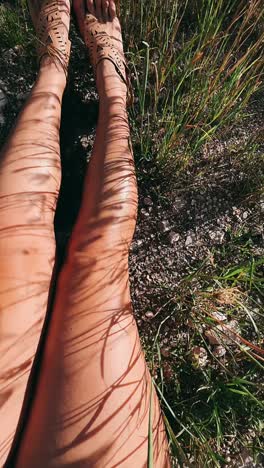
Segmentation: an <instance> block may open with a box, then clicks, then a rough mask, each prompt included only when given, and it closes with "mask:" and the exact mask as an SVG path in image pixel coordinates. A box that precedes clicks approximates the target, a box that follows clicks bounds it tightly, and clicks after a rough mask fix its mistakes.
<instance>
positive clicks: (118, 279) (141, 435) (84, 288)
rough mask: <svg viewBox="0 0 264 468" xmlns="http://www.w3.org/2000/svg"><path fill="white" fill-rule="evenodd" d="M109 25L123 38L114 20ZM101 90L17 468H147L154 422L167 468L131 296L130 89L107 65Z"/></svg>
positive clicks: (161, 462) (160, 467) (157, 448)
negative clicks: (78, 206)
mask: <svg viewBox="0 0 264 468" xmlns="http://www.w3.org/2000/svg"><path fill="white" fill-rule="evenodd" d="M106 26H107V28H108V34H109V35H115V34H118V33H117V30H118V29H119V22H118V20H117V19H115V20H114V21H111V22H109V23H107V25H106ZM111 28H112V29H111ZM97 87H98V91H99V95H100V113H99V114H100V115H99V122H98V128H97V135H96V142H95V146H94V151H93V155H92V160H91V162H90V164H89V168H88V172H87V177H86V181H85V189H84V194H83V201H82V206H81V210H80V214H79V218H78V221H77V224H76V226H75V229H74V232H73V235H72V239H71V242H70V245H69V250H68V256H67V259H66V261H65V264H64V267H63V269H62V272H61V274H60V277H59V281H58V287H57V292H56V299H55V305H54V309H53V313H52V319H51V323H50V327H49V330H48V335H47V337H46V342H45V350H44V356H43V361H42V367H41V371H40V377H39V382H38V387H37V389H36V394H35V400H34V402H33V405H32V412H31V414H30V417H29V420H28V424H27V428H26V431H25V433H24V438H23V440H22V444H21V447H20V450H19V454H18V460H17V464H16V466H17V467H18V468H24V467H27V468H33V467H35V466H38V467H40V468H42V467H43V468H44V467H45V468H46V467H49V468H50V467H71V468H73V467H89V468H92V467H99V468H110V467H111V468H114V467H124V468H129V467H131V468H132V467H137V468H142V467H146V466H147V460H148V438H149V420H150V418H151V425H150V426H151V430H152V433H153V449H154V466H155V467H156V468H164V467H169V466H170V462H169V456H168V445H167V439H166V434H165V430H164V426H163V421H162V416H161V412H160V407H159V403H158V400H157V397H156V394H155V391H154V389H152V384H151V378H150V375H149V372H148V370H147V367H146V362H145V359H144V355H143V353H142V350H141V345H140V341H139V336H138V331H137V327H136V323H135V320H134V317H133V311H132V306H131V299H130V293H129V275H128V251H129V246H130V243H131V240H132V236H133V233H134V229H135V223H136V213H137V186H136V178H135V170H134V162H133V156H132V154H131V148H130V144H129V127H128V119H127V113H126V91H127V90H126V86H125V85H124V84H123V83H122V81H121V80H120V78H119V76H118V74H117V73H116V69H115V67H114V65H113V64H112V63H111V62H110V61H107V60H104V61H102V62H101V63H100V64H99V65H98V67H97ZM150 406H151V409H152V411H151V412H150ZM151 413H152V416H151Z"/></svg>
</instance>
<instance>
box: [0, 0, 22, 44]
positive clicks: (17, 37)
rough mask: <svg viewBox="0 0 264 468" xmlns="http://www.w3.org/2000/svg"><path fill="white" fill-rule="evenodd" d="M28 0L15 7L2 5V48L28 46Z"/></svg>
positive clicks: (0, 8)
mask: <svg viewBox="0 0 264 468" xmlns="http://www.w3.org/2000/svg"><path fill="white" fill-rule="evenodd" d="M26 8H27V7H26V0H21V1H16V2H15V5H13V7H11V6H9V5H5V4H3V5H0V42H1V46H2V47H6V48H11V47H14V46H16V45H20V46H26V45H27V44H28V42H29V34H28V33H29V29H28V24H27V10H26Z"/></svg>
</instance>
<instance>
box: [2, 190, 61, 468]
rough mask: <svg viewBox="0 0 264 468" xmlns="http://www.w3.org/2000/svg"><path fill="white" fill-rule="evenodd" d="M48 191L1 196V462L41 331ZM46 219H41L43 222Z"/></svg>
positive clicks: (50, 237)
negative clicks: (44, 199)
mask: <svg viewBox="0 0 264 468" xmlns="http://www.w3.org/2000/svg"><path fill="white" fill-rule="evenodd" d="M43 196H44V194H41V195H39V196H38V195H37V194H36V193H35V194H31V195H30V196H28V195H26V194H20V195H19V194H16V195H15V196H14V195H13V196H5V197H4V196H3V197H0V216H1V221H0V421H1V431H0V465H1V466H2V464H3V463H4V461H5V459H6V457H7V454H8V452H9V450H10V447H11V445H12V442H13V439H14V435H15V433H16V429H17V424H18V420H19V416H20V413H21V408H22V404H23V400H24V395H25V391H26V387H27V382H28V377H29V374H30V371H31V368H32V363H33V360H34V357H35V353H36V349H37V346H38V342H39V337H40V334H41V330H42V326H43V322H44V318H45V313H46V308H47V300H48V293H49V287H50V279H51V274H52V269H53V264H54V255H55V242H54V234H53V227H52V223H48V224H45V223H44V222H43V215H41V211H42V210H43ZM40 221H41V222H40Z"/></svg>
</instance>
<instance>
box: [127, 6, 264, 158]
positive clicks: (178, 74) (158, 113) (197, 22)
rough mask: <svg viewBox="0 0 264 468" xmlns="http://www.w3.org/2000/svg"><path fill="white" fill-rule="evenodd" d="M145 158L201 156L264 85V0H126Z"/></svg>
mask: <svg viewBox="0 0 264 468" xmlns="http://www.w3.org/2000/svg"><path fill="white" fill-rule="evenodd" d="M121 8H122V19H123V22H124V25H125V28H124V30H125V33H126V36H125V37H126V41H127V45H128V49H129V54H128V56H129V59H130V63H131V68H132V71H133V76H134V85H135V94H136V100H135V104H134V107H133V109H132V112H131V116H132V124H133V129H134V133H135V135H136V136H135V145H136V148H138V154H139V157H140V158H147V159H151V158H153V157H157V159H158V160H159V161H161V162H165V161H167V160H168V159H169V158H174V157H175V154H176V153H178V152H179V151H180V150H181V149H182V147H183V148H184V151H185V153H193V152H195V151H197V150H198V149H199V148H200V147H201V145H202V144H203V143H204V142H206V141H208V140H209V139H210V138H211V137H212V136H213V135H214V134H215V133H217V131H218V130H219V129H220V128H221V127H223V126H224V125H225V124H227V123H228V122H230V121H231V120H234V119H235V118H236V116H237V115H238V114H239V113H240V111H241V110H242V109H244V108H245V107H246V105H247V103H248V101H249V99H250V97H251V96H252V95H253V94H254V93H255V92H256V90H258V89H259V88H260V87H261V85H262V78H263V72H264V59H263V44H264V28H263V8H262V0H253V1H252V2H247V1H245V0H243V1H240V0H225V1H224V0H221V1H219V0H209V1H202V2H197V1H191V0H185V1H183V2H182V1H181V2H180V1H178V0H176V1H172V0H166V1H164V2H162V3H160V2H157V1H152V2H146V1H139V0H135V1H134V2H130V1H127V0H123V1H122V2H121Z"/></svg>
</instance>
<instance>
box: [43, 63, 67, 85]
mask: <svg viewBox="0 0 264 468" xmlns="http://www.w3.org/2000/svg"><path fill="white" fill-rule="evenodd" d="M38 81H39V82H43V84H45V85H47V87H49V86H51V87H55V88H58V89H61V90H62V91H64V89H65V86H66V74H65V71H64V70H63V68H62V66H61V64H60V63H59V62H55V61H54V60H53V59H51V58H50V57H48V56H45V57H43V58H42V60H41V62H40V68H39V74H38Z"/></svg>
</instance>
